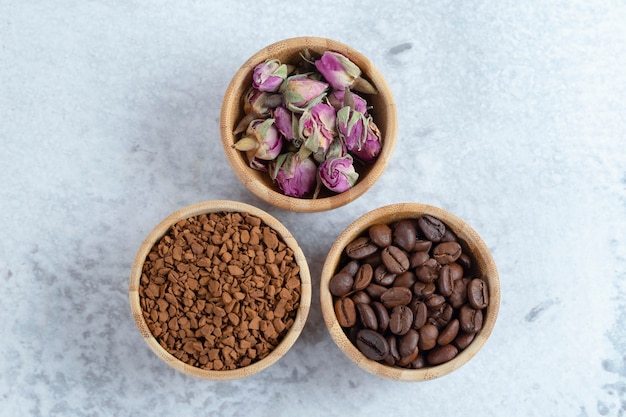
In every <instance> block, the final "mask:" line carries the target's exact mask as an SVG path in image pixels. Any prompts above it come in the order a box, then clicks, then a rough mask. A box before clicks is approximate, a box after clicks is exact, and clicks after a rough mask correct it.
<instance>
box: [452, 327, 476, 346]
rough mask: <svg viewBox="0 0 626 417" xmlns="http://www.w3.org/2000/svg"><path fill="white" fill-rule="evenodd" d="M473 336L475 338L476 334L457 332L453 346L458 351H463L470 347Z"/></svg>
mask: <svg viewBox="0 0 626 417" xmlns="http://www.w3.org/2000/svg"><path fill="white" fill-rule="evenodd" d="M475 336H476V333H465V332H461V331H459V334H458V335H457V336H456V338H455V339H454V344H455V345H456V347H458V348H459V349H465V348H466V347H468V346H469V345H470V343H472V341H473V340H474V337H475Z"/></svg>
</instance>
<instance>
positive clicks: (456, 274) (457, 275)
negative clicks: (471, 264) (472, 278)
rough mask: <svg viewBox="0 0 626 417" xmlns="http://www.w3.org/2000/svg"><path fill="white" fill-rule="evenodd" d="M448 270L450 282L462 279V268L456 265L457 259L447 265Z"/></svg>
mask: <svg viewBox="0 0 626 417" xmlns="http://www.w3.org/2000/svg"><path fill="white" fill-rule="evenodd" d="M448 269H450V278H452V281H456V280H458V279H461V278H463V267H462V266H461V265H460V264H459V263H458V259H457V262H452V263H450V264H448Z"/></svg>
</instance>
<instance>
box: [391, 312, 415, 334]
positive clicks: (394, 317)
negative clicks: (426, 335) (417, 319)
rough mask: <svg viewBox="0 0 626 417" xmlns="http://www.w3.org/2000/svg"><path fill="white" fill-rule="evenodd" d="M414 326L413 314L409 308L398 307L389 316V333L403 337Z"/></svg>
mask: <svg viewBox="0 0 626 417" xmlns="http://www.w3.org/2000/svg"><path fill="white" fill-rule="evenodd" d="M412 324H413V312H412V311H411V309H410V308H409V307H407V306H397V307H394V308H393V310H391V314H390V315H389V331H391V333H393V334H397V335H399V336H402V335H403V334H405V333H406V332H408V331H409V329H410V328H411V325H412Z"/></svg>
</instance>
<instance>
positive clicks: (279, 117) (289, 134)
mask: <svg viewBox="0 0 626 417" xmlns="http://www.w3.org/2000/svg"><path fill="white" fill-rule="evenodd" d="M274 119H275V122H274V123H275V124H276V128H277V129H278V131H279V132H280V133H281V134H282V135H283V136H284V137H285V139H287V140H293V139H294V138H295V137H296V135H297V132H298V117H297V116H296V115H295V114H293V112H291V111H289V110H287V109H286V108H285V107H283V106H279V107H276V108H275V109H274Z"/></svg>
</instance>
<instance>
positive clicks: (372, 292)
mask: <svg viewBox="0 0 626 417" xmlns="http://www.w3.org/2000/svg"><path fill="white" fill-rule="evenodd" d="M385 291H387V287H385V286H382V285H379V284H376V283H374V282H372V283H371V284H370V285H368V286H367V288H365V292H366V293H367V294H368V295H369V296H370V297H371V298H372V300H379V299H380V296H381V295H382V294H383V293H384V292H385Z"/></svg>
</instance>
